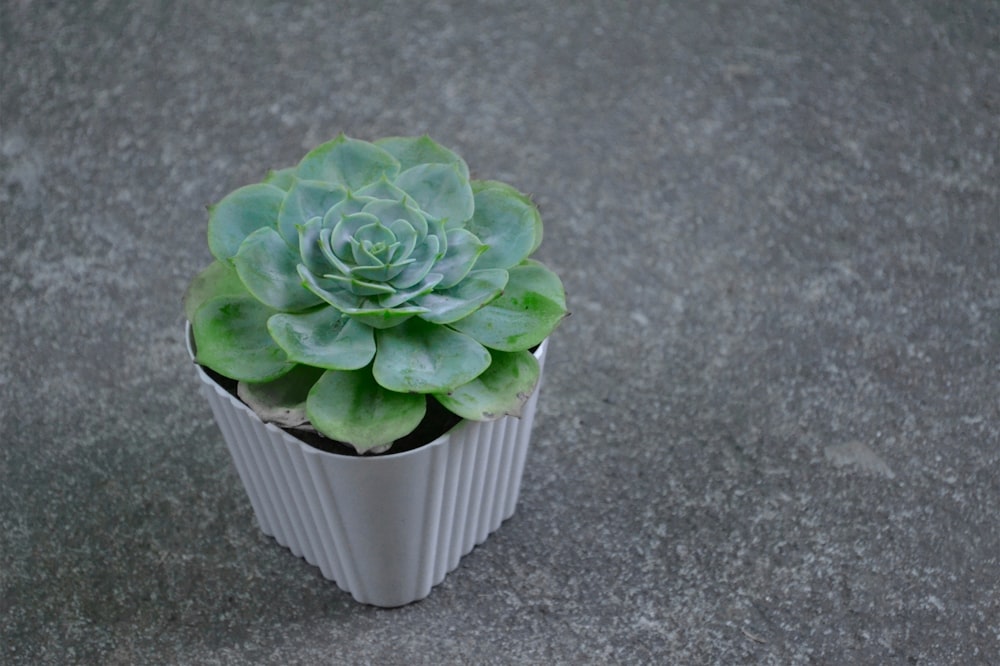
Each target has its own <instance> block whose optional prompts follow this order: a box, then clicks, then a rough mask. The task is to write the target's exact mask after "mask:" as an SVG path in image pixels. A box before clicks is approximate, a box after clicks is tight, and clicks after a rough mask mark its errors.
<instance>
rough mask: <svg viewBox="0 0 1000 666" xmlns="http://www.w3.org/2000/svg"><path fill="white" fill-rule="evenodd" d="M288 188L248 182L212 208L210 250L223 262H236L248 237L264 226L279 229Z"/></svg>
mask: <svg viewBox="0 0 1000 666" xmlns="http://www.w3.org/2000/svg"><path fill="white" fill-rule="evenodd" d="M284 199H285V193H284V191H282V190H280V189H278V188H277V187H274V186H273V185H265V184H264V183H258V184H256V185H247V186H245V187H241V188H239V189H238V190H235V191H233V192H232V193H230V194H228V195H226V196H225V197H224V198H223V199H222V201H220V202H219V203H217V204H216V205H215V206H212V207H211V208H210V209H209V216H208V249H209V250H211V252H212V255H213V256H215V258H216V259H219V260H221V261H232V259H233V257H235V256H236V253H237V252H239V250H240V245H242V244H243V241H244V240H245V239H246V237H247V236H249V235H250V234H252V233H253V232H255V231H257V230H258V229H261V228H263V227H271V228H272V229H274V228H277V224H278V211H279V210H280V208H281V202H282V201H284Z"/></svg>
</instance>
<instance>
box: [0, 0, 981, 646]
mask: <svg viewBox="0 0 1000 666" xmlns="http://www.w3.org/2000/svg"><path fill="white" fill-rule="evenodd" d="M0 49H2V51H0V85H2V89H0V113H2V115H0V131H2V135H0V178H2V187H0V220H2V222H0V224H2V245H0V264H2V271H3V279H2V281H0V285H2V286H0V306H2V312H3V315H2V317H0V332H2V345H0V419H2V421H0V424H2V430H0V434H2V443H0V585H2V587H0V662H3V663H5V664H70V663H81V664H174V663H178V664H250V663H253V664H314V663H373V664H419V663H426V664H437V663H496V664H504V663H525V664H542V663H544V664H548V663H559V664H579V663H588V664H589V663H676V664H740V663H765V664H998V663H1000V411H998V392H997V388H998V381H997V378H998V371H1000V244H998V234H997V232H998V228H1000V147H998V144H1000V120H998V118H1000V78H998V77H1000V74H998V72H1000V5H998V4H997V3H996V2H989V1H985V0H982V1H967V2H961V3H940V2H936V1H933V0H916V1H914V2H901V1H900V2H892V1H885V2H862V1H845V2H839V3H828V2H821V1H814V0H809V1H806V2H782V1H779V0H759V1H755V2H751V3H744V2H697V3H695V2H671V3H655V2H634V3H612V2H537V3H534V2H509V3H508V2H504V3H501V2H489V3H485V2H458V1H454V2H429V3H423V2H420V3H417V2H413V3H397V2H378V3H376V2H358V3H350V4H343V3H321V2H305V3H268V2H247V3H239V2H231V1H222V2H211V3H207V2H194V1H191V0H185V1H179V2H166V3H152V2H149V3H126V2H121V1H117V0H107V1H104V2H87V3H82V2H81V3H70V2H66V3H55V2H26V1H15V0H0ZM341 131H344V132H347V133H348V134H350V135H352V136H356V137H359V138H365V139H374V138H377V137H380V136H385V135H390V134H418V133H422V132H429V133H430V134H431V135H432V136H433V137H435V138H436V139H437V140H438V141H440V142H441V143H443V144H445V145H447V146H451V147H453V148H455V149H456V150H458V151H459V152H460V153H461V154H462V155H463V156H464V157H466V159H467V161H468V162H469V164H470V165H471V166H472V169H473V171H474V173H475V174H476V175H478V176H480V177H491V178H498V179H501V180H506V181H508V182H511V183H513V184H515V185H516V186H518V187H519V188H521V189H523V190H527V191H530V192H532V193H533V195H534V197H535V199H536V200H537V201H538V202H539V204H540V206H541V208H542V211H543V214H544V218H545V221H546V225H547V226H546V240H545V243H544V244H543V246H542V249H541V251H540V256H541V258H543V259H544V260H546V261H547V262H548V263H549V264H550V265H552V266H553V267H554V268H556V269H557V270H558V271H560V273H561V274H562V276H563V277H564V280H565V282H566V285H567V288H568V291H569V294H570V303H571V307H572V310H573V316H572V317H571V318H570V319H569V320H567V321H566V322H565V324H564V325H563V326H562V327H561V328H560V330H559V331H558V333H557V335H556V336H555V339H554V344H553V346H552V349H551V357H550V365H549V367H548V379H547V385H546V392H545V394H544V395H543V396H542V401H541V407H540V409H541V411H540V414H539V417H538V421H537V426H536V430H535V437H534V443H533V449H532V452H531V454H530V459H529V463H528V465H529V466H528V469H527V472H526V477H525V484H524V489H523V492H522V496H521V502H520V505H519V509H518V512H517V514H516V515H515V517H514V518H513V519H511V520H510V521H509V522H507V523H506V524H505V525H504V526H503V527H502V528H501V529H500V530H499V531H498V532H497V533H496V534H494V535H493V536H492V537H491V538H490V539H489V540H488V541H487V542H486V544H485V545H484V546H482V547H480V548H477V549H476V550H475V551H474V552H473V553H472V554H471V555H469V556H468V557H467V558H465V559H464V560H463V562H462V564H461V566H460V567H459V569H458V570H456V571H455V572H453V573H452V574H451V575H450V576H449V577H448V578H447V580H446V581H445V583H444V584H442V585H441V586H440V587H438V588H436V589H435V591H434V592H433V594H432V595H431V596H430V597H429V598H428V599H427V600H425V601H423V602H420V603H417V604H414V605H411V606H408V607H405V608H402V609H399V610H393V611H384V610H378V609H374V608H371V607H365V606H360V605H358V604H356V603H354V602H353V601H352V600H351V599H350V598H349V597H348V596H347V595H346V594H344V593H342V592H340V591H338V590H337V589H336V588H335V586H333V585H332V584H331V583H328V582H326V581H324V580H323V579H322V578H321V577H320V575H319V574H318V572H317V571H315V570H314V569H312V568H311V567H309V566H308V565H306V564H305V563H304V562H302V561H301V560H297V559H295V558H294V557H293V556H291V555H290V554H289V553H287V552H286V551H285V550H283V549H282V548H281V547H279V546H277V545H276V544H275V543H274V542H273V541H271V540H269V539H268V538H266V537H264V536H263V535H262V534H261V533H260V532H259V531H258V530H257V528H256V526H255V525H254V523H253V519H252V514H251V510H250V506H249V504H248V502H247V500H246V499H245V497H244V495H243V491H242V489H241V488H240V486H239V482H238V479H237V477H236V474H235V472H234V470H233V468H232V465H231V463H230V461H229V459H228V457H227V453H226V451H225V448H224V445H223V443H222V441H221V439H220V436H219V433H218V431H217V429H216V428H215V426H214V424H213V422H212V421H211V418H210V414H209V411H208V408H207V406H206V404H205V403H204V402H203V401H202V399H201V397H200V396H199V395H197V393H196V383H195V380H194V377H193V375H192V371H191V368H190V367H189V365H188V363H187V359H186V356H185V351H184V348H183V345H182V315H181V307H180V298H181V293H182V291H183V290H184V288H185V285H186V283H187V280H188V279H189V278H190V277H191V275H192V274H193V273H194V272H195V271H196V270H198V269H199V268H200V267H202V266H203V265H204V264H206V263H207V262H208V260H209V254H208V251H207V249H206V246H205V236H204V228H205V221H206V215H205V206H206V205H207V204H209V203H212V202H214V201H216V200H217V199H218V198H219V197H221V196H222V195H223V194H224V193H226V192H227V191H229V190H231V189H232V188H234V187H236V186H239V185H242V184H245V183H248V182H251V181H254V180H256V179H258V178H260V177H261V176H262V175H263V173H264V171H265V170H266V169H267V168H270V167H281V166H285V165H288V164H290V163H292V162H294V161H295V160H296V159H297V158H298V157H299V156H300V155H301V154H302V153H303V152H304V150H305V149H307V148H309V147H311V146H312V145H314V144H316V143H319V142H320V141H322V140H325V139H327V138H330V137H332V136H334V135H335V134H337V133H338V132H341Z"/></svg>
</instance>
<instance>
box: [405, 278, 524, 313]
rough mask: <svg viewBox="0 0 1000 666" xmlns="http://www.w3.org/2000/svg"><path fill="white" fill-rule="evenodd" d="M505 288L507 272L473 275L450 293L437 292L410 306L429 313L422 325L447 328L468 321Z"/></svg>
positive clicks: (440, 290) (444, 290) (447, 290)
mask: <svg viewBox="0 0 1000 666" xmlns="http://www.w3.org/2000/svg"><path fill="white" fill-rule="evenodd" d="M506 284H507V271H505V270H503V269H502V268H490V269H487V270H485V271H472V272H471V273H469V275H468V276H466V278H465V279H464V280H462V281H461V282H459V283H458V284H457V285H456V286H454V287H452V288H451V289H436V290H435V291H433V292H431V293H429V294H426V295H424V296H419V297H417V298H414V299H413V303H414V304H415V305H419V306H421V307H425V308H427V309H428V310H430V312H428V313H427V314H423V315H420V318H421V319H423V320H424V321H429V322H431V323H433V324H450V323H452V322H454V321H458V320H459V319H462V318H464V317H468V316H469V315H470V314H472V313H473V312H475V311H476V310H478V309H479V308H481V307H483V306H484V305H486V304H487V303H489V302H490V301H492V300H494V299H495V298H497V297H498V296H499V295H500V293H501V292H502V291H503V288H504V286H505V285H506Z"/></svg>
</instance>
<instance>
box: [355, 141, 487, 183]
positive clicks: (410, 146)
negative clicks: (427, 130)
mask: <svg viewBox="0 0 1000 666" xmlns="http://www.w3.org/2000/svg"><path fill="white" fill-rule="evenodd" d="M375 145H377V146H378V147H379V148H382V149H384V150H385V151H387V152H389V153H392V155H393V156H394V157H395V158H396V159H397V160H399V164H400V170H401V171H405V170H407V169H409V168H410V167H414V166H417V165H418V164H454V165H457V166H458V169H459V172H460V173H461V174H462V176H463V177H464V178H465V179H468V178H469V166H468V165H467V164H466V163H465V160H463V159H462V158H461V157H459V156H458V155H456V154H455V153H453V152H452V151H450V150H448V149H447V148H445V147H444V146H442V145H440V144H438V143H437V142H435V141H434V140H433V139H431V138H430V137H429V136H427V135H426V134H425V135H423V136H413V137H410V136H393V137H386V138H385V139H379V140H378V141H376V142H375Z"/></svg>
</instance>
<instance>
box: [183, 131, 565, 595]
mask: <svg viewBox="0 0 1000 666" xmlns="http://www.w3.org/2000/svg"><path fill="white" fill-rule="evenodd" d="M541 240H542V223H541V217H540V216H539V213H538V210H537V208H536V207H535V205H534V204H533V203H532V202H531V200H530V199H529V198H528V197H526V196H524V195H523V194H521V193H519V192H518V191H517V190H515V189H514V188H512V187H510V186H509V185H506V184H503V183H500V182H496V181H487V180H471V179H470V176H469V169H468V166H467V165H466V164H465V162H464V161H463V160H462V159H461V158H460V157H459V156H458V155H456V154H455V153H454V152H452V151H450V150H448V149H446V148H444V147H442V146H441V145H439V144H437V143H435V142H434V141H433V140H431V139H430V138H429V137H427V136H422V137H392V138H386V139H381V140H378V141H375V142H371V143H370V142H366V141H361V140H357V139H351V138H348V137H346V136H344V135H340V136H338V137H337V138H335V139H333V140H332V141H329V142H327V143H324V144H322V145H320V146H319V147H317V148H315V149H314V150H312V151H310V152H309V153H308V154H306V156H305V157H304V158H303V159H302V160H301V161H300V162H299V164H298V165H296V166H294V167H291V168H287V169H282V170H279V171H272V172H271V173H269V174H268V176H267V177H266V178H265V179H264V180H263V182H260V183H256V184H252V185H247V186H245V187H241V188H239V189H237V190H235V191H233V192H232V193H230V194H228V195H227V196H225V197H224V198H223V199H222V200H221V201H219V202H218V203H217V204H216V205H214V206H210V207H209V220H208V245H209V249H210V251H211V253H212V254H213V256H214V257H215V261H214V262H213V263H212V264H211V265H210V266H208V267H207V268H206V269H205V270H204V271H202V272H201V273H199V274H198V275H197V276H196V277H195V278H194V280H193V281H192V283H191V286H190V287H189V289H188V292H187V295H186V297H185V313H186V315H187V318H188V321H189V327H188V344H189V349H190V351H191V353H192V355H193V358H194V360H195V361H196V364H197V366H196V367H197V368H198V374H199V377H200V378H201V380H202V382H203V389H204V393H205V395H206V396H207V397H208V399H209V403H210V404H211V406H212V409H213V412H214V414H215V416H216V420H217V422H218V424H219V426H220V429H221V430H222V432H223V435H224V439H225V440H226V443H227V445H228V447H229V450H230V453H231V454H232V457H233V460H234V463H235V466H236V469H237V471H238V472H239V475H240V478H241V480H242V482H243V484H244V487H245V488H246V491H247V494H248V495H249V498H250V500H251V504H252V505H253V508H254V513H255V515H256V517H257V520H258V522H259V523H260V526H261V528H262V529H263V531H264V532H265V533H267V534H269V535H272V536H274V537H275V538H276V539H277V541H278V542H279V543H281V544H282V545H285V546H287V547H288V548H290V549H291V550H292V552H293V553H295V554H296V555H298V556H302V557H305V559H306V560H307V561H308V562H310V563H311V564H314V565H316V566H318V567H319V568H320V570H321V571H322V573H323V575H324V576H326V577H327V578H330V579H332V580H334V581H335V582H336V583H337V584H338V586H340V587H341V588H342V589H344V590H346V591H348V592H350V593H351V594H352V595H353V596H354V597H355V598H356V599H358V600H359V601H363V602H367V603H372V604H375V605H380V606H396V605H402V604H405V603H409V602H410V601H414V600H416V599H421V598H423V597H425V596H426V595H427V594H429V593H430V589H431V587H432V586H433V585H436V584H437V583H439V582H441V580H443V578H444V576H445V574H446V573H447V572H448V571H450V570H452V569H454V568H455V567H456V566H457V565H458V560H459V558H460V557H461V556H462V555H464V554H465V553H467V552H468V551H469V550H471V549H472V548H473V546H475V545H476V544H477V543H481V542H482V541H483V540H484V539H485V538H486V536H487V535H488V534H489V533H490V532H492V531H493V530H495V529H496V528H497V527H498V526H499V524H500V522H502V520H504V519H506V518H507V517H509V516H510V515H511V514H512V513H513V510H514V504H515V503H516V500H517V494H518V490H519V487H520V479H521V473H522V470H523V465H524V456H525V453H526V448H527V445H528V437H529V433H530V428H531V421H532V417H533V413H534V408H535V401H536V400H537V395H538V391H537V388H538V385H539V382H540V379H541V368H542V363H543V361H544V355H545V349H546V345H547V338H548V336H549V334H550V333H551V332H552V331H553V330H554V329H555V327H556V326H557V325H558V323H559V322H560V321H561V320H562V319H563V317H564V316H565V315H566V300H565V294H564V290H563V286H562V283H561V282H560V280H559V278H558V277H557V276H556V275H555V274H554V273H553V272H552V271H551V270H549V269H548V268H546V267H545V266H544V265H543V264H541V263H539V262H537V261H535V260H533V259H531V258H530V255H531V254H532V253H533V252H534V251H535V250H536V249H537V248H538V246H539V244H540V243H541Z"/></svg>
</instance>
